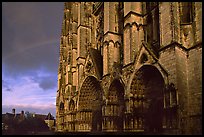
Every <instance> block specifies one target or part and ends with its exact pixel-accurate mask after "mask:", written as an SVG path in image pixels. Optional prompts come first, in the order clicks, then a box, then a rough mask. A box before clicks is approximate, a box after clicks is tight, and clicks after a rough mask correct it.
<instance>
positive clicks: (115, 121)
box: [103, 79, 124, 132]
mask: <svg viewBox="0 0 204 137" xmlns="http://www.w3.org/2000/svg"><path fill="white" fill-rule="evenodd" d="M123 115H124V88H123V85H122V84H121V83H120V81H119V80H118V79H115V80H114V81H113V82H112V83H111V85H110V87H109V92H108V97H107V101H106V103H105V104H104V106H103V131H105V132H120V131H123Z"/></svg>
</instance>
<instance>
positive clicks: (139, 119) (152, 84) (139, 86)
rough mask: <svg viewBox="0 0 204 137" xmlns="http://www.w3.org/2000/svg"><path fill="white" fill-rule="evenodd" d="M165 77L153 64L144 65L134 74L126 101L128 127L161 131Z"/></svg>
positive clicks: (146, 130) (137, 129) (147, 130)
mask: <svg viewBox="0 0 204 137" xmlns="http://www.w3.org/2000/svg"><path fill="white" fill-rule="evenodd" d="M164 85H165V83H164V79H163V77H162V75H161V73H160V72H159V70H158V69H157V68H156V67H155V66H152V65H143V66H142V67H140V68H139V69H138V70H137V72H136V73H135V75H134V78H133V80H132V82H131V85H130V95H131V96H130V98H129V100H127V101H126V107H127V110H126V111H127V112H128V113H130V114H131V115H129V116H126V118H125V123H126V125H128V124H129V123H132V124H130V125H131V126H129V127H128V126H127V127H126V128H127V129H131V130H136V131H145V132H147V133H150V132H161V130H162V118H163V107H164V102H163V98H164V93H163V91H164V88H165V86H164Z"/></svg>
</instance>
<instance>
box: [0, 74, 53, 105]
mask: <svg viewBox="0 0 204 137" xmlns="http://www.w3.org/2000/svg"><path fill="white" fill-rule="evenodd" d="M16 81H18V82H16ZM10 83H11V84H12V85H13V92H6V91H4V89H2V91H3V92H2V96H3V98H2V105H9V106H11V105H20V106H23V105H29V106H32V107H34V106H42V107H43V106H48V105H49V104H53V105H54V104H55V102H56V90H57V89H56V88H51V89H48V90H46V91H44V90H43V89H42V88H41V87H40V86H39V84H38V83H36V82H35V81H33V80H32V78H31V77H22V78H18V79H16V80H13V79H12V80H10ZM42 107H41V108H42Z"/></svg>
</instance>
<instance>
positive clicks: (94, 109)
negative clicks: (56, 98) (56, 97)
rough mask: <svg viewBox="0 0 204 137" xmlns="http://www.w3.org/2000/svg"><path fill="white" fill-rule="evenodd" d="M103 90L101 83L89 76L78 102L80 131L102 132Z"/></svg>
mask: <svg viewBox="0 0 204 137" xmlns="http://www.w3.org/2000/svg"><path fill="white" fill-rule="evenodd" d="M101 94H102V90H101V87H100V83H99V81H98V80H97V79H96V78H95V77H93V76H88V77H87V78H86V79H85V80H84V82H83V84H82V86H81V90H80V95H79V102H78V113H77V122H78V124H77V125H78V127H77V130H78V131H82V132H86V131H88V132H89V131H101V126H102V114H101V102H102V95H101Z"/></svg>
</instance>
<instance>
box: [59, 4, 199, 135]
mask: <svg viewBox="0 0 204 137" xmlns="http://www.w3.org/2000/svg"><path fill="white" fill-rule="evenodd" d="M201 30H202V3H201V2H65V4H64V18H63V23H62V34H61V43H60V57H59V69H58V90H57V98H56V131H57V132H99V133H102V132H105V133H109V132H116V133H118V132H120V133H121V132H123V133H125V132H128V133H129V132H131V133H137V134H138V133H139V134H202V122H201V121H202V31H201Z"/></svg>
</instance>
